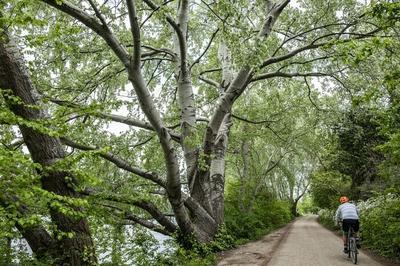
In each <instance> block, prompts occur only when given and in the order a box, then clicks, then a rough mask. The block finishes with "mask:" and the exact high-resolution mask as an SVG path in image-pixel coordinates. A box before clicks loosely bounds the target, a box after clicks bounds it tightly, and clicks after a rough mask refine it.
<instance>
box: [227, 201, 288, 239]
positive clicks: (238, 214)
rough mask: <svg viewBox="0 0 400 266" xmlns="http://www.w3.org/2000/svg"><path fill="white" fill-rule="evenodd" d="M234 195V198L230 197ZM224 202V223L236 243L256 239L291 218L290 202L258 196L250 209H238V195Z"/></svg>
mask: <svg viewBox="0 0 400 266" xmlns="http://www.w3.org/2000/svg"><path fill="white" fill-rule="evenodd" d="M230 197H234V200H232V198H230ZM230 197H228V198H227V200H226V202H225V224H226V227H227V231H228V232H229V233H230V234H231V235H232V236H233V238H234V239H235V241H236V243H242V242H244V241H246V240H253V239H258V238H260V237H261V236H263V235H265V234H267V233H269V232H271V231H272V230H274V229H277V228H279V227H281V226H283V225H285V224H287V223H288V222H290V221H291V220H292V218H293V217H292V214H291V212H290V204H289V203H288V202H286V201H278V200H274V199H271V198H269V197H268V196H266V195H264V196H260V197H257V199H256V200H255V202H254V204H253V207H252V208H250V209H245V210H242V209H240V207H239V206H240V204H239V201H238V200H237V199H238V198H239V197H238V195H230Z"/></svg>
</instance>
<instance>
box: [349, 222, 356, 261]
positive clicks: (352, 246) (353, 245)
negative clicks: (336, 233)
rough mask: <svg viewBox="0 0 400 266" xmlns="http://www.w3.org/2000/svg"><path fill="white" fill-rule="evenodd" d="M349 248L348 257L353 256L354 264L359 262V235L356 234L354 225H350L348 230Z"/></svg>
mask: <svg viewBox="0 0 400 266" xmlns="http://www.w3.org/2000/svg"><path fill="white" fill-rule="evenodd" d="M347 248H348V251H349V252H348V257H349V258H351V260H352V261H353V263H354V264H357V254H358V249H357V236H356V235H355V232H354V229H353V225H349V231H348V232H347Z"/></svg>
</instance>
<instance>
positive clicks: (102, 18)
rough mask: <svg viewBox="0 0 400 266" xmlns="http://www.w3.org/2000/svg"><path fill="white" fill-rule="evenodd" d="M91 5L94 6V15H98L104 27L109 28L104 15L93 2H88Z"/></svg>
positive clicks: (90, 0)
mask: <svg viewBox="0 0 400 266" xmlns="http://www.w3.org/2000/svg"><path fill="white" fill-rule="evenodd" d="M88 1H89V3H90V5H91V6H92V8H93V10H94V13H95V14H96V17H97V18H98V19H99V20H100V21H101V23H102V24H103V26H104V27H108V26H107V22H106V20H105V19H104V17H103V15H102V14H101V13H100V11H99V10H98V9H97V7H96V4H95V3H94V2H93V0H88Z"/></svg>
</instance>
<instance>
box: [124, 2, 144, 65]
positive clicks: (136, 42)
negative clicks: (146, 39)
mask: <svg viewBox="0 0 400 266" xmlns="http://www.w3.org/2000/svg"><path fill="white" fill-rule="evenodd" d="M126 5H127V6H128V14H129V23H130V25H131V32H132V38H133V59H132V62H133V66H134V68H135V69H138V67H139V66H140V59H141V41H140V27H139V23H138V17H137V14H136V7H135V3H134V2H133V0H126Z"/></svg>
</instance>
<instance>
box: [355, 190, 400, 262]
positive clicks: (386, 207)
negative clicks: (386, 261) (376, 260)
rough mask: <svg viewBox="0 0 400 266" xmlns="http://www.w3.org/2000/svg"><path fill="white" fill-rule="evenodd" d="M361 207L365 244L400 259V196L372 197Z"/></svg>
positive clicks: (379, 252)
mask: <svg viewBox="0 0 400 266" xmlns="http://www.w3.org/2000/svg"><path fill="white" fill-rule="evenodd" d="M360 209H361V211H362V213H361V226H362V238H363V243H364V245H365V246H367V247H369V248H371V249H372V250H374V251H376V252H377V253H378V254H380V255H382V256H385V257H390V258H395V259H400V197H399V196H396V195H390V194H389V195H387V196H379V197H376V198H371V199H369V200H367V201H366V202H363V203H361V204H360Z"/></svg>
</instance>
